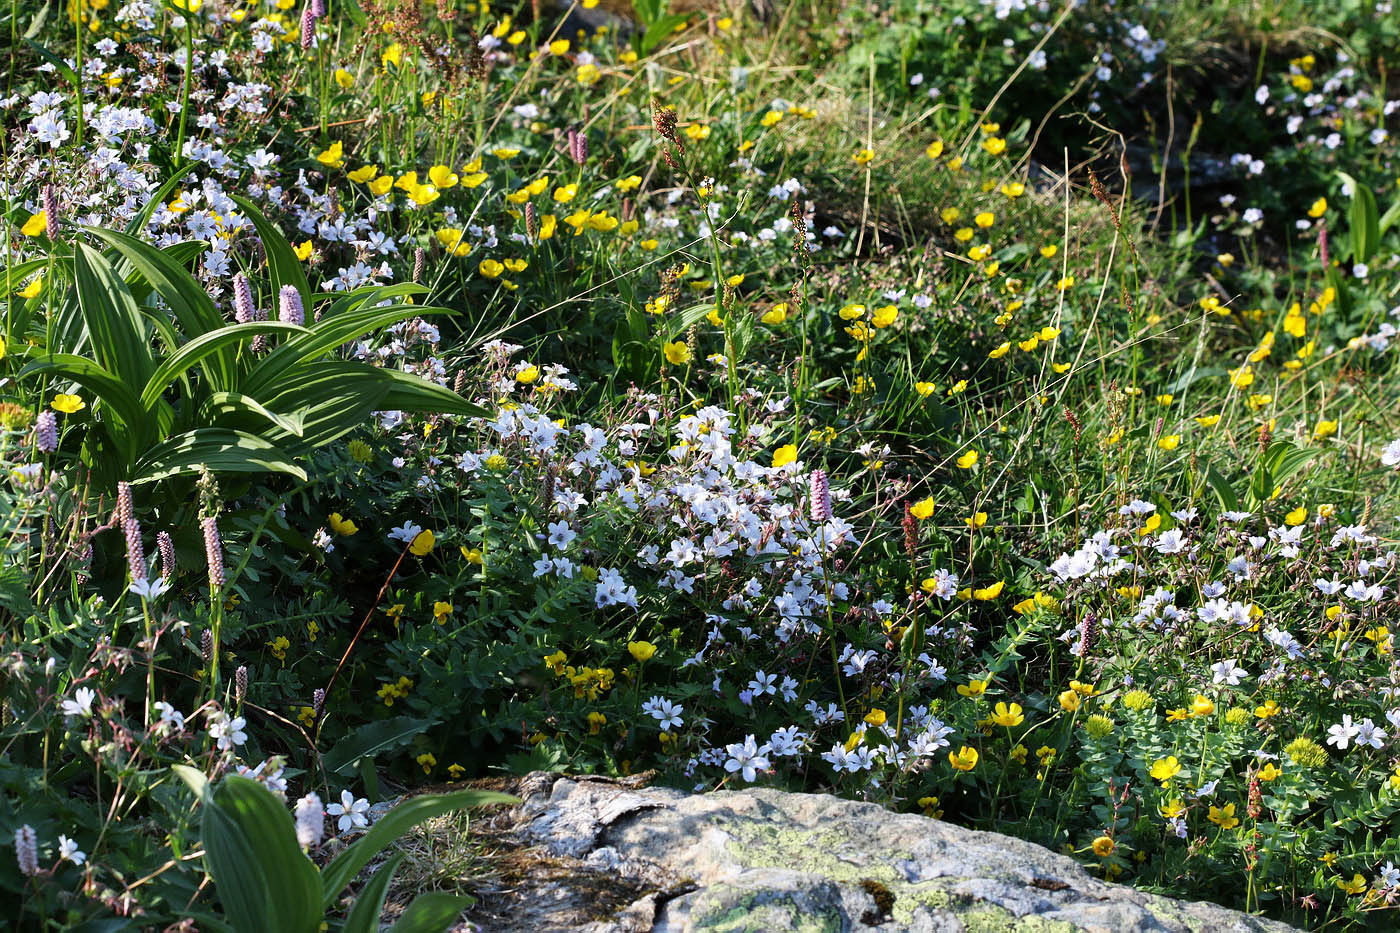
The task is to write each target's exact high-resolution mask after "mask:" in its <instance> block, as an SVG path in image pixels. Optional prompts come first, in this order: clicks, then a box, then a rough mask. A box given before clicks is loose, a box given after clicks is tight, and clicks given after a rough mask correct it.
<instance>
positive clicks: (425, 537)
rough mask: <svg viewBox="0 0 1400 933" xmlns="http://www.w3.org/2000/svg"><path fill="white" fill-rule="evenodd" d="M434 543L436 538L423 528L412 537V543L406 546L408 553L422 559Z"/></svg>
mask: <svg viewBox="0 0 1400 933" xmlns="http://www.w3.org/2000/svg"><path fill="white" fill-rule="evenodd" d="M436 543H437V536H436V535H434V534H433V533H432V532H431V531H429V530H428V529H426V528H425V529H424V530H422V531H420V532H418V534H417V535H415V536H414V538H413V543H412V544H410V545H409V546H408V552H409V553H410V554H412V555H413V556H414V557H424V556H426V555H427V553H428V552H429V551H431V550H432V549H433V545H434V544H436Z"/></svg>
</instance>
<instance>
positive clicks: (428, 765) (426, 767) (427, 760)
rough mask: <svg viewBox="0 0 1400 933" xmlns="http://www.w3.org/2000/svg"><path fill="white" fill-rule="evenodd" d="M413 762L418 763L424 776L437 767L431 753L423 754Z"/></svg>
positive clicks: (434, 757) (435, 759)
mask: <svg viewBox="0 0 1400 933" xmlns="http://www.w3.org/2000/svg"><path fill="white" fill-rule="evenodd" d="M413 760H414V761H416V762H418V764H419V766H420V767H421V768H422V769H423V773H424V774H432V773H433V769H434V768H436V767H437V757H436V756H434V755H433V753H432V752H424V753H423V754H421V755H419V756H418V757H417V758H415V759H413Z"/></svg>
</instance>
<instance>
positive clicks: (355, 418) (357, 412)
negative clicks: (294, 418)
mask: <svg viewBox="0 0 1400 933" xmlns="http://www.w3.org/2000/svg"><path fill="white" fill-rule="evenodd" d="M390 384H391V383H390V380H389V379H388V377H386V376H385V375H384V374H383V371H382V370H379V369H376V368H374V367H372V366H364V365H362V364H360V363H347V362H341V361H339V360H323V361H321V362H319V363H308V364H306V365H304V366H300V367H297V368H296V369H295V370H292V371H291V373H290V375H289V378H287V379H286V380H285V382H284V385H283V388H282V391H280V392H278V393H277V394H276V395H272V396H265V397H264V398H263V404H264V405H266V406H267V407H268V408H270V409H272V410H273V411H295V412H297V413H298V415H299V416H300V418H301V423H302V433H301V435H300V436H299V437H293V436H292V435H290V434H287V433H286V432H283V431H281V430H279V429H273V430H271V431H269V432H267V437H268V439H269V440H272V441H274V442H276V443H278V444H281V445H283V446H285V447H286V448H287V449H289V450H312V449H315V448H317V447H322V446H324V445H326V444H329V443H331V442H332V441H334V440H336V439H338V438H340V437H343V436H345V435H346V434H348V433H350V432H351V431H353V430H355V429H356V428H358V427H360V426H361V425H363V424H364V423H365V421H366V420H367V419H368V418H369V416H370V414H371V413H372V412H374V411H376V410H380V409H382V408H383V407H384V405H383V401H384V397H385V396H386V395H388V394H389V386H390Z"/></svg>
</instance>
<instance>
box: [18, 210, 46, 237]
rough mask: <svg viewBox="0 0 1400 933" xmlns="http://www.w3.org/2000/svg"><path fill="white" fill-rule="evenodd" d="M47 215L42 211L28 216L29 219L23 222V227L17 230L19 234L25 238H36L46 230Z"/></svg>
mask: <svg viewBox="0 0 1400 933" xmlns="http://www.w3.org/2000/svg"><path fill="white" fill-rule="evenodd" d="M48 222H49V215H48V214H47V213H45V212H44V211H39V212H38V213H35V214H30V215H29V219H28V220H26V221H25V222H24V226H23V227H20V228H19V232H20V233H23V234H24V235H25V236H38V235H39V234H41V233H43V232H44V231H45V230H46V229H48Z"/></svg>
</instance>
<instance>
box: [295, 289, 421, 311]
mask: <svg viewBox="0 0 1400 933" xmlns="http://www.w3.org/2000/svg"><path fill="white" fill-rule="evenodd" d="M427 291H428V289H427V287H426V286H423V285H419V284H418V283H416V282H396V283H394V284H393V285H361V286H360V287H359V288H353V289H351V290H350V291H348V292H321V293H320V294H318V295H317V296H316V300H317V302H321V301H329V302H330V306H329V307H328V308H326V310H325V312H324V313H323V314H322V315H321V316H322V318H327V317H335V316H336V315H338V314H344V313H345V312H346V311H354V310H358V309H360V308H368V307H372V306H374V305H377V304H379V303H380V302H382V301H392V300H393V299H395V298H403V297H407V296H409V295H423V294H426V293H427Z"/></svg>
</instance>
